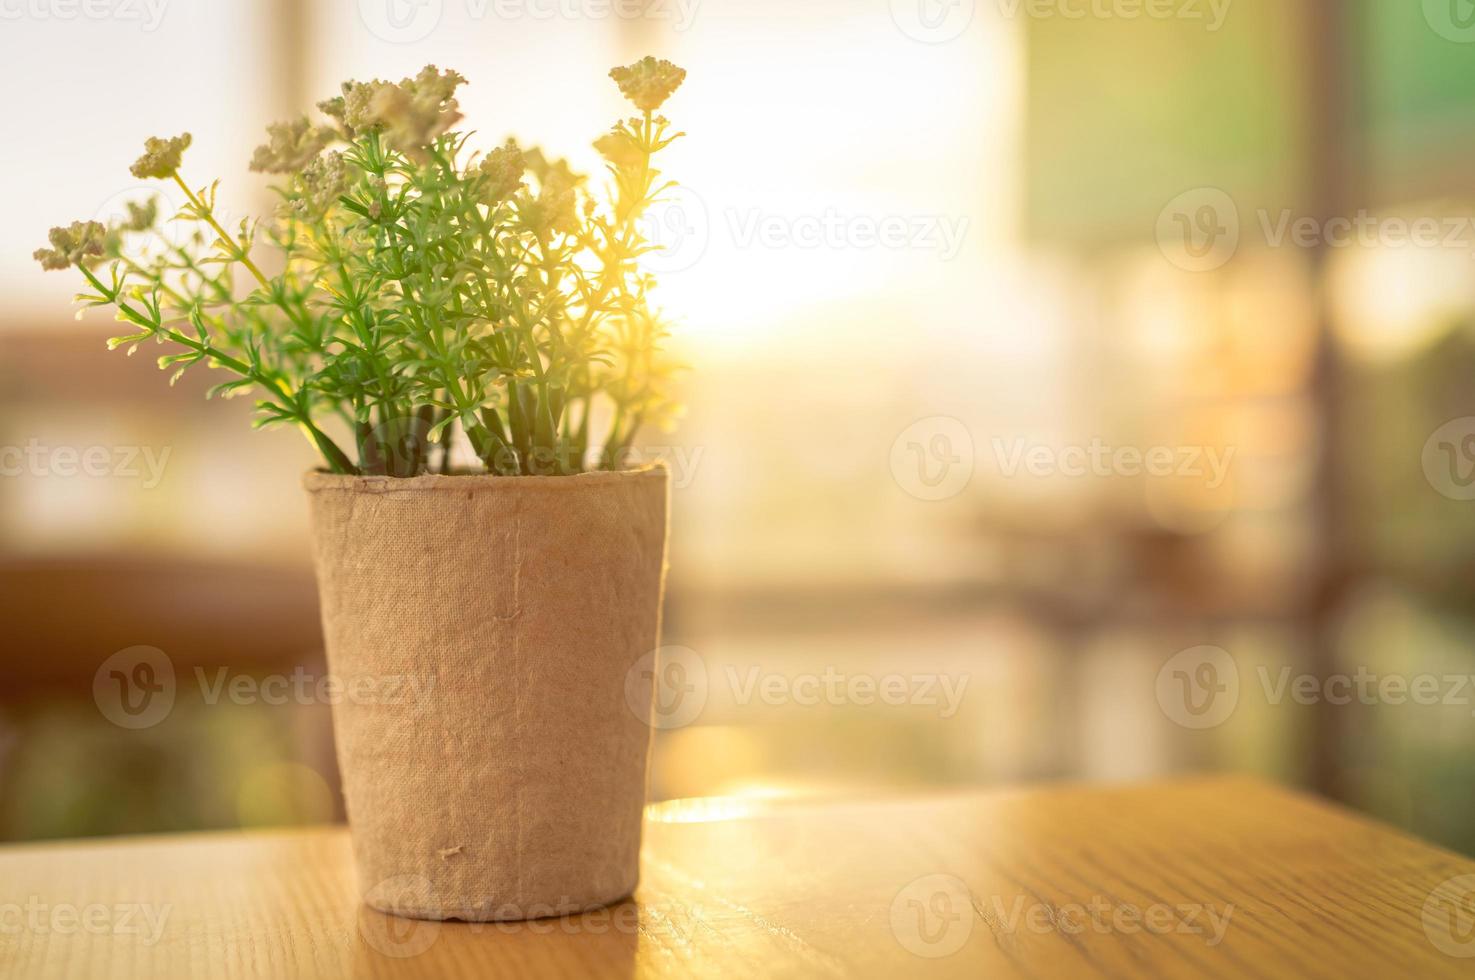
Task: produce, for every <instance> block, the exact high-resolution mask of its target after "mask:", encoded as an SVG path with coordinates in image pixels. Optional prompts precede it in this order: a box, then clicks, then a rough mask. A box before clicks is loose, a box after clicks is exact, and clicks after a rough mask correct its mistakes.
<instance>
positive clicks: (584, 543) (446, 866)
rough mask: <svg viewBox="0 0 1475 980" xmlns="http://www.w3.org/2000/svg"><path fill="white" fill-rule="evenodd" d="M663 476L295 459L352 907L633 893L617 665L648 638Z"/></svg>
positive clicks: (638, 684) (633, 746)
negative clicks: (335, 689)
mask: <svg viewBox="0 0 1475 980" xmlns="http://www.w3.org/2000/svg"><path fill="white" fill-rule="evenodd" d="M667 482H668V481H667V474H666V471H665V469H664V468H663V467H654V468H650V469H644V470H636V471H629V472H618V473H591V474H583V475H579V476H571V477H490V476H423V477H416V478H414V479H407V480H406V479H399V480H397V479H390V478H387V477H347V476H333V475H329V474H324V473H310V474H308V475H307V477H306V478H305V480H304V484H305V486H306V489H307V491H308V496H309V498H310V500H311V508H312V523H313V541H314V550H315V556H316V562H317V575H318V588H319V592H320V595H321V600H322V613H323V630H324V634H325V636H326V640H327V648H328V662H329V666H330V669H331V671H332V673H333V675H334V676H335V678H337V680H338V681H339V683H340V685H341V691H342V694H341V697H340V698H339V700H338V701H337V703H336V704H335V705H334V707H333V726H334V732H335V735H336V738H337V745H338V761H339V765H340V767H341V769H342V772H343V789H344V795H345V798H346V800H347V805H348V818H349V823H350V825H351V828H352V831H353V846H354V856H355V859H356V862H357V865H358V871H359V876H360V882H359V884H360V888H361V890H362V892H363V894H364V896H365V901H367V902H368V903H369V904H370V905H372V906H374V907H375V908H379V909H381V910H383V911H386V912H393V913H396V914H400V915H411V916H418V917H423V918H433V919H446V918H457V919H466V920H488V919H520V918H530V917H539V916H544V915H551V914H561V913H564V912H569V911H573V910H582V909H587V908H592V907H596V906H599V905H603V904H608V903H609V902H613V901H616V900H618V899H620V898H623V897H624V896H626V895H628V894H629V893H630V892H631V891H632V890H633V889H634V887H635V883H636V879H637V876H638V870H639V852H640V827H641V813H642V807H643V804H644V801H645V779H646V758H647V754H648V750H649V745H650V726H649V724H648V721H647V719H648V717H649V713H648V709H649V697H650V690H651V684H652V681H651V680H650V679H649V678H645V677H643V676H642V677H640V678H634V684H633V687H632V688H631V689H632V690H634V691H635V692H636V694H635V696H634V697H633V698H632V697H631V696H630V694H629V693H628V692H627V681H630V680H631V679H632V678H633V675H632V671H634V670H638V667H637V664H638V662H639V661H640V660H641V658H642V657H644V656H646V655H647V654H649V653H650V652H651V651H652V650H654V649H655V647H656V645H657V643H658V637H659V632H660V605H661V590H662V582H663V577H664V565H665V539H666V511H667ZM642 702H643V706H644V709H645V710H644V711H642V710H641V708H642Z"/></svg>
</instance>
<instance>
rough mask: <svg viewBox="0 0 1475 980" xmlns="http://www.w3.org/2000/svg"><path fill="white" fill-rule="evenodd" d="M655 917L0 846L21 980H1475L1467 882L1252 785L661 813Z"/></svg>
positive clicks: (218, 865)
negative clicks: (480, 913)
mask: <svg viewBox="0 0 1475 980" xmlns="http://www.w3.org/2000/svg"><path fill="white" fill-rule="evenodd" d="M643 861H644V868H643V878H642V882H641V885H640V889H639V891H638V892H637V894H636V900H635V901H633V902H626V903H624V904H622V905H619V906H616V907H614V908H613V909H610V910H605V911H604V912H600V913H590V914H587V915H584V916H576V917H570V918H566V919H546V920H541V921H538V922H532V923H500V924H484V925H470V924H464V923H439V924H437V923H429V922H413V921H410V920H402V919H395V918H392V917H388V916H384V915H382V914H380V913H377V912H372V911H369V910H368V909H366V908H364V907H363V906H361V905H360V904H359V902H358V897H357V891H356V885H355V880H354V874H353V870H352V866H351V861H350V856H349V848H348V837H347V833H346V831H344V830H343V829H342V828H319V829H309V830H292V831H280V832H256V833H217V834H198V835H190V836H182V837H156V838H133V839H122V840H99V841H87V842H63V843H46V844H26V845H17V846H10V847H6V848H0V975H4V976H15V977H26V978H36V977H118V978H124V977H146V978H156V977H192V978H203V977H243V978H244V977H348V976H354V977H357V976H364V977H380V976H382V977H399V976H416V977H418V976H424V977H437V978H439V977H538V976H554V977H585V976H628V975H636V974H638V975H643V976H657V977H663V976H671V977H687V976H716V977H738V978H743V980H748V978H753V977H769V976H835V977H842V976H843V977H852V976H876V977H904V976H933V975H935V976H958V977H972V978H978V977H1033V978H1047V980H1048V978H1056V977H1076V976H1081V977H1142V976H1150V977H1239V976H1246V977H1248V976H1288V977H1335V978H1338V980H1345V978H1348V977H1379V978H1382V977H1443V976H1450V977H1455V976H1462V977H1470V976H1475V862H1472V861H1469V860H1467V859H1465V858H1461V857H1458V856H1456V855H1454V854H1450V853H1448V852H1445V851H1441V850H1439V849H1436V848H1434V847H1431V846H1429V845H1426V844H1423V843H1421V842H1419V841H1416V840H1413V839H1410V838H1408V837H1405V836H1402V835H1401V834H1398V833H1396V832H1394V831H1392V830H1389V829H1387V828H1384V827H1382V826H1379V825H1377V824H1374V823H1371V822H1369V821H1367V820H1364V819H1362V818H1360V817H1357V816H1354V815H1352V814H1350V813H1348V812H1345V811H1342V810H1339V809H1336V808H1334V807H1331V806H1328V805H1325V804H1322V803H1319V802H1316V801H1314V800H1311V799H1309V798H1306V797H1302V796H1298V795H1293V794H1291V793H1288V792H1286V791H1284V790H1280V789H1276V788H1272V787H1270V786H1268V785H1266V784H1263V783H1259V782H1256V781H1252V780H1247V779H1202V780H1189V781H1182V782H1170V783H1160V784H1153V785H1147V786H1138V787H1129V788H1082V787H1061V788H1046V789H1027V790H1017V791H1004V792H988V793H960V794H951V795H940V796H931V797H926V798H920V799H914V798H907V799H899V800H892V801H871V802H851V803H814V802H778V803H751V802H743V801H737V800H723V799H714V800H698V801H677V802H674V803H669V804H660V805H657V806H654V807H651V808H650V811H649V815H648V819H647V824H646V844H645V851H644V855H643Z"/></svg>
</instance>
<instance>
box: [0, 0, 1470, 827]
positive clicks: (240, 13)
mask: <svg viewBox="0 0 1475 980" xmlns="http://www.w3.org/2000/svg"><path fill="white" fill-rule="evenodd" d="M3 16H4V18H5V24H4V25H3V29H0V64H3V65H4V66H5V67H4V68H3V69H0V71H3V72H4V73H5V75H6V76H7V78H8V80H9V82H10V86H9V88H10V91H11V93H12V97H11V98H10V99H9V100H8V104H7V107H6V113H7V115H8V116H9V118H10V123H9V124H8V127H7V128H8V130H9V132H10V133H11V144H10V149H9V151H8V152H7V153H6V154H5V159H4V161H3V163H0V173H3V176H4V178H5V180H4V184H5V186H6V188H7V189H8V197H9V202H8V204H7V216H6V219H5V221H4V222H3V224H0V287H3V294H4V297H5V303H4V307H3V313H0V468H3V475H0V611H3V613H4V623H5V630H4V646H5V652H4V657H5V672H6V677H7V680H8V683H7V684H6V685H5V686H4V688H3V691H0V838H3V839H12V840H13V839H28V838H47V837H65V836H77V835H95V834H116V833H132V832H144V831H166V830H184V829H196V828H216V827H237V826H262V825H273V824H284V823H301V822H321V821H327V820H333V819H341V818H342V811H341V802H340V800H339V798H338V790H337V781H338V777H337V772H336V767H335V763H334V758H333V747H332V734H331V727H330V721H329V713H328V708H327V706H326V705H324V704H322V703H321V699H313V698H294V697H291V696H288V697H285V698H281V697H274V698H267V697H264V696H249V695H248V696H238V697H232V696H229V695H223V696H222V695H219V693H218V690H219V689H217V688H215V687H214V686H213V685H215V684H216V683H217V681H219V680H221V679H225V680H226V681H233V680H235V679H237V678H248V679H252V680H255V681H259V680H261V679H264V678H269V677H278V678H281V677H306V678H309V679H311V678H317V677H320V676H321V675H322V674H323V672H324V666H323V662H322V654H321V634H320V629H319V625H318V621H317V604H316V597H315V593H314V587H313V582H312V574H311V568H310V565H309V561H310V551H309V544H308V539H307V523H306V517H307V508H306V506H305V501H304V499H303V496H302V494H301V492H300V490H299V489H298V481H299V478H300V474H301V473H302V471H304V470H305V469H307V468H308V467H310V466H312V465H313V455H312V452H311V450H310V447H308V446H307V445H306V444H305V443H304V442H303V441H302V440H301V439H300V438H298V437H297V436H296V435H295V434H293V433H291V432H290V431H287V430H272V431H269V432H266V433H254V432H252V431H250V430H249V428H248V425H247V423H248V420H249V415H250V406H249V404H247V403H246V401H245V400H242V401H237V402H224V403H222V402H218V401H210V402H206V401H204V400H203V399H202V397H201V396H202V392H203V389H204V387H206V385H207V382H208V380H209V379H207V378H206V377H205V376H204V375H190V376H186V377H185V378H184V379H183V380H182V381H181V382H180V384H179V385H178V386H177V387H174V388H170V387H169V386H168V385H167V384H166V377H165V376H164V375H162V374H161V373H160V372H159V371H158V370H156V368H155V367H154V365H153V363H152V357H151V356H140V357H137V358H133V359H127V358H125V357H124V356H123V355H122V354H121V353H114V354H110V353H109V352H107V351H106V350H105V348H104V344H103V340H104V338H105V337H106V336H108V335H109V329H110V323H109V321H108V318H107V315H106V314H105V313H102V312H93V313H90V314H89V315H88V316H86V317H83V318H81V319H80V320H78V319H74V317H73V310H72V307H70V306H69V302H68V301H69V298H70V295H71V293H72V292H73V291H74V289H75V287H76V282H75V281H74V277H73V276H71V275H69V274H66V273H52V274H46V275H43V273H42V272H41V271H40V269H39V267H38V266H37V264H36V263H35V262H33V261H32V259H31V257H30V253H31V251H32V250H33V249H35V248H36V247H38V246H40V245H42V244H44V239H45V236H46V231H47V229H48V228H49V227H50V226H51V225H53V224H58V223H65V222H68V221H70V220H72V219H74V218H84V219H85V218H88V217H102V216H105V215H107V214H110V213H114V212H116V211H118V210H119V209H120V208H121V201H122V200H124V199H127V198H129V197H131V196H137V194H138V192H139V191H140V190H143V189H144V188H140V187H139V186H138V182H136V181H133V180H131V179H130V178H129V177H128V171H127V168H128V164H129V163H130V162H131V161H132V160H133V159H134V158H135V157H136V156H137V154H138V152H139V145H140V142H141V140H142V139H143V137H145V136H148V135H155V134H157V135H168V134H172V133H175V132H178V131H180V130H183V129H188V130H190V131H191V132H192V133H193V134H194V146H193V148H192V149H191V150H190V152H189V154H188V155H187V157H186V172H187V175H188V177H189V178H190V179H191V180H192V181H193V182H195V183H197V184H201V183H205V182H207V181H208V180H210V179H213V178H215V177H217V176H218V177H221V178H223V179H224V183H223V185H222V190H221V204H222V209H223V210H225V211H227V213H233V214H238V215H239V214H249V213H263V212H265V210H266V209H268V208H269V207H270V206H271V197H270V194H269V192H268V190H267V187H266V182H265V180H263V179H262V178H261V177H260V175H256V174H249V173H248V172H247V170H246V162H247V161H248V160H249V157H250V153H251V149H252V147H253V146H255V145H256V144H257V143H258V142H261V140H262V138H263V133H264V128H265V126H266V124H267V123H268V122H269V121H272V120H274V119H278V118H286V117H289V116H292V115H295V114H297V113H299V112H301V111H303V110H306V109H308V108H309V107H310V105H311V104H312V103H313V102H315V101H317V100H319V99H322V98H326V97H328V96H329V95H331V94H334V93H335V92H336V90H337V84H338V82H339V81H341V80H343V79H345V78H350V77H352V78H368V77H376V76H377V77H385V78H391V79H395V78H399V77H401V76H403V75H407V74H412V73H414V72H415V71H416V70H418V69H419V68H420V67H421V66H422V65H424V64H426V63H428V62H433V63H436V64H438V65H440V66H442V67H454V68H456V69H458V70H460V71H461V72H462V73H464V74H465V75H466V76H467V77H468V78H469V79H470V80H471V85H470V87H469V88H467V89H466V90H465V93H464V97H463V99H462V102H463V108H464V109H465V111H466V114H467V117H468V120H467V122H468V125H469V126H470V127H473V128H475V129H476V130H477V131H478V132H479V133H480V134H481V136H482V138H483V142H484V143H486V144H487V145H490V144H492V143H494V142H500V141H501V140H502V139H503V138H504V137H505V136H506V135H509V134H510V135H515V136H516V137H517V138H518V139H519V140H520V141H523V142H525V143H538V144H542V145H544V146H546V147H548V148H549V149H551V150H553V151H555V152H557V153H560V154H566V155H567V156H568V157H569V158H570V159H571V160H572V161H573V162H574V164H575V165H576V166H577V167H579V168H581V169H583V170H584V171H586V172H593V173H598V172H599V168H598V160H597V156H596V154H595V153H594V151H593V149H592V147H591V146H590V141H591V140H592V139H593V138H594V137H595V136H597V135H599V134H600V133H602V132H603V131H604V130H605V129H606V128H607V127H608V125H609V124H610V122H612V121H613V120H614V119H616V118H618V117H619V116H620V115H621V114H622V108H621V104H620V101H619V96H618V93H617V92H616V91H615V87H614V86H613V85H612V84H611V83H609V82H608V80H607V79H606V78H605V72H606V71H607V69H608V68H609V67H610V66H611V65H614V64H617V63H625V62H628V61H631V60H634V59H635V58H636V57H638V56H640V55H643V54H646V53H653V54H657V55H660V56H663V57H669V58H671V59H672V60H674V61H676V62H677V63H679V64H681V65H683V66H685V67H686V68H687V69H688V70H689V72H690V75H689V78H688V80H687V82H686V84H685V86H684V87H683V88H682V89H681V90H680V92H679V93H678V94H677V95H676V96H675V97H674V98H673V99H672V100H671V101H670V102H669V103H668V104H667V106H666V107H665V109H664V111H665V113H666V114H667V115H669V116H670V117H671V118H672V119H673V121H675V122H676V123H677V124H679V126H680V127H681V128H683V129H685V130H686V131H687V132H688V133H689V136H688V137H687V138H686V139H685V140H684V141H682V142H681V143H679V144H678V145H677V146H676V147H674V148H673V149H672V150H671V151H670V152H669V159H668V160H667V167H666V169H667V171H668V173H669V174H670V175H672V176H674V177H676V178H677V179H679V180H680V181H681V182H682V184H683V188H682V190H681V192H680V193H679V194H677V195H675V196H673V197H672V199H671V200H670V202H668V203H667V204H666V205H665V206H664V207H662V208H660V209H658V210H657V211H656V212H655V213H654V214H653V215H652V216H651V219H650V222H649V231H650V234H651V236H652V237H653V238H655V239H656V240H657V241H660V242H661V243H662V244H664V245H665V246H666V250H665V251H664V252H663V253H660V254H658V255H653V256H651V257H650V262H651V265H652V268H653V269H654V270H655V271H657V272H658V273H660V274H661V277H662V292H661V295H662V296H663V297H664V300H665V303H666V305H667V307H668V309H669V310H670V312H671V313H672V314H673V315H674V316H675V317H676V318H677V322H678V327H677V330H676V346H677V348H678V349H679V352H680V354H681V355H682V356H683V357H684V358H685V360H686V361H688V362H689V363H690V364H691V366H692V370H691V372H690V374H689V376H688V379H687V384H686V389H687V390H686V398H687V401H688V404H689V411H688V413H687V415H686V417H685V418H684V419H683V421H682V422H681V423H680V425H679V426H678V427H677V428H676V429H675V430H674V431H673V432H670V433H661V432H652V433H647V434H646V437H645V438H644V440H643V442H644V443H645V446H646V448H647V450H648V451H649V452H651V453H652V454H656V455H662V456H664V457H665V458H666V459H667V460H668V462H669V463H670V465H671V466H672V469H673V475H674V479H675V489H674V492H673V508H674V509H673V529H672V530H673V536H672V539H671V555H670V560H671V572H670V578H669V588H670V591H669V598H668V602H667V609H666V631H665V642H667V643H668V644H671V645H673V646H674V647H679V648H680V649H679V650H675V651H673V652H672V653H671V661H670V662H671V663H674V664H677V665H679V666H680V668H681V669H680V670H679V671H678V672H676V674H675V675H670V676H664V677H663V680H665V681H667V682H669V683H673V684H675V685H676V687H677V689H678V693H680V692H685V694H687V695H690V696H691V697H688V698H687V700H685V701H684V702H682V706H681V708H680V710H677V711H674V712H672V713H671V714H670V715H669V716H668V717H666V718H665V719H664V721H663V723H662V725H661V729H660V730H659V731H658V732H657V738H656V744H655V750H654V756H653V766H654V769H653V774H652V793H653V795H654V796H655V797H656V798H658V799H670V798H685V797H695V796H712V795H716V796H729V797H738V798H744V797H754V796H767V795H787V794H869V793H879V792H896V791H912V790H917V789H925V788H934V787H955V786H979V785H993V784H1004V783H1015V782H1021V781H1036V780H1050V779H1090V780H1124V779H1139V778H1151V777H1157V776H1162V775H1168V774H1173V773H1178V772H1188V771H1194V772H1197V771H1210V770H1234V771H1245V772H1253V773H1259V774H1262V775H1264V776H1266V777H1268V778H1271V779H1274V780H1278V781H1281V782H1284V783H1288V784H1291V785H1297V786H1303V787H1306V788H1309V789H1311V790H1313V791H1315V792H1318V793H1321V794H1325V795H1328V796H1330V797H1333V798H1335V799H1338V800H1341V801H1344V802H1345V803H1347V804H1349V805H1351V806H1353V807H1356V808H1358V809H1360V810H1363V811H1366V812H1367V813H1370V814H1373V815H1375V816H1377V817H1379V818H1381V819H1383V820H1387V821H1390V822H1392V823H1394V824H1396V825H1399V826H1401V827H1404V828H1407V829H1408V830H1410V831H1412V832H1413V833H1416V834H1419V835H1421V836H1424V837H1427V838H1429V839H1432V840H1434V841H1437V842H1439V843H1442V844H1444V845H1446V846H1449V847H1451V848H1454V849H1456V850H1460V851H1463V852H1464V853H1467V854H1472V853H1475V821H1471V820H1470V819H1469V815H1470V814H1471V812H1472V809H1475V720H1472V712H1475V683H1470V681H1469V679H1470V677H1471V675H1475V615H1472V611H1475V606H1472V601H1471V600H1472V597H1475V502H1472V498H1475V485H1472V484H1475V418H1472V416H1475V385H1472V383H1471V380H1470V379H1471V376H1472V372H1475V333H1472V326H1475V325H1472V316H1475V221H1472V219H1471V215H1472V214H1475V210H1472V205H1475V168H1472V166H1471V165H1470V164H1471V161H1472V160H1475V70H1472V69H1475V8H1472V7H1471V5H1470V4H1469V3H1468V2H1466V0H1424V2H1422V3H1399V4H1394V3H1388V2H1380V0H808V2H805V3H803V4H797V3H793V2H789V0H485V2H482V0H362V2H355V0H338V2H328V0H312V2H308V0H250V2H247V0H238V2H225V0H208V2H207V0H97V2H95V3H90V4H82V5H73V4H70V3H67V2H64V0H32V2H29V3H27V4H25V5H14V6H10V7H5V8H4V15H3ZM151 189H154V190H157V189H158V188H157V187H155V188H151ZM145 353H146V352H145ZM138 646H145V647H152V648H156V649H158V650H159V651H162V652H163V654H164V655H165V656H167V658H168V663H169V665H170V668H171V669H172V672H173V676H174V678H175V683H176V688H177V691H176V697H175V699H174V702H173V706H172V710H170V711H169V712H168V713H167V716H165V717H162V718H159V719H154V720H152V721H151V722H150V723H149V724H147V725H144V726H141V727H137V728H130V727H126V726H124V725H120V724H115V723H114V722H113V721H110V720H109V718H108V717H107V715H108V712H105V711H103V710H100V704H99V698H97V697H94V690H95V686H94V685H95V682H96V683H97V684H98V685H101V686H98V687H97V688H96V689H97V690H99V691H101V690H103V687H104V686H105V685H106V683H107V674H108V672H107V670H106V669H105V662H106V661H108V660H109V658H110V657H113V656H114V655H116V654H118V653H119V652H120V651H127V650H130V649H132V648H135V647H138ZM1221 651H1222V652H1221ZM1226 657H1227V658H1228V659H1225V658H1226ZM667 673H668V674H669V672H667ZM1303 677H1304V678H1311V680H1310V681H1309V682H1302V681H1300V680H1299V679H1300V678H1303ZM1336 678H1340V679H1341V680H1342V681H1343V682H1344V684H1350V685H1351V686H1350V687H1349V688H1346V689H1347V690H1350V691H1351V692H1352V696H1351V697H1340V696H1335V697H1334V696H1333V695H1338V694H1340V693H1342V691H1343V688H1339V687H1338V686H1336V683H1335V680H1334V681H1333V683H1332V684H1331V685H1328V684H1327V681H1328V680H1329V679H1336ZM1359 678H1362V679H1363V680H1366V679H1367V678H1371V679H1372V680H1371V681H1370V682H1368V683H1364V684H1363V685H1362V687H1361V688H1359V687H1358V683H1359V680H1358V679H1359ZM1369 683H1370V684H1371V687H1370V688H1369V686H1368V684H1369ZM1400 683H1401V684H1402V685H1403V686H1402V687H1401V688H1400V687H1399V686H1398V685H1399V684H1400ZM1421 685H1422V687H1421ZM244 689H245V690H248V691H249V690H251V688H249V686H248V687H247V688H244ZM258 690H265V689H264V688H263V689H258ZM1368 690H1372V692H1373V693H1372V695H1371V696H1365V695H1366V694H1367V691H1368ZM1400 690H1401V691H1403V692H1404V693H1403V694H1402V695H1400V694H1399V693H1398V692H1399V691H1400ZM1420 690H1422V691H1423V692H1424V693H1423V695H1422V696H1420V697H1418V698H1415V697H1414V696H1413V695H1412V694H1410V693H1409V692H1410V691H1420ZM1292 691H1299V692H1300V694H1299V695H1297V694H1293V693H1292ZM1359 691H1361V694H1359ZM212 692H213V693H212ZM837 692H838V693H837ZM868 692H869V693H868ZM878 692H890V693H889V694H886V695H885V696H883V694H882V693H878ZM1431 692H1432V693H1431ZM99 697H100V696H99ZM269 702H282V703H269ZM1341 702H1345V703H1341ZM673 703H674V702H673ZM114 714H115V713H114Z"/></svg>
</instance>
